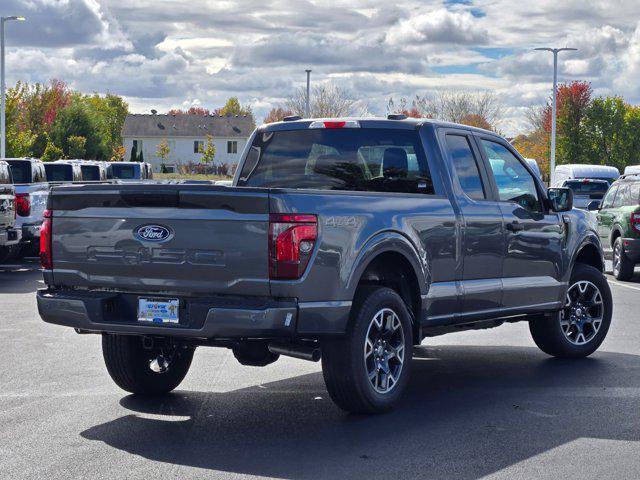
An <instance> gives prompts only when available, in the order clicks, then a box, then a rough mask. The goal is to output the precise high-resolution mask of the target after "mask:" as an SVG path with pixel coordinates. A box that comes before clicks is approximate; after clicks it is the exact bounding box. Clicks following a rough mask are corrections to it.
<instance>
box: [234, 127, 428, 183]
mask: <svg viewBox="0 0 640 480" xmlns="http://www.w3.org/2000/svg"><path fill="white" fill-rule="evenodd" d="M238 185H240V186H248V187H265V188H309V189H320V190H350V191H373V192H404V193H423V194H433V193H434V190H433V183H432V180H431V174H430V172H429V167H428V165H427V160H426V157H425V155H424V152H423V150H422V145H421V143H420V137H419V135H418V132H417V131H415V130H399V129H383V128H380V129H372V128H367V129H361V128H337V129H333V128H326V129H322V128H320V129H309V130H285V131H276V132H258V134H257V135H256V137H255V139H254V142H253V144H252V145H251V148H250V150H249V152H248V155H247V158H246V160H245V163H244V165H243V168H242V172H241V173H240V177H239V180H238Z"/></svg>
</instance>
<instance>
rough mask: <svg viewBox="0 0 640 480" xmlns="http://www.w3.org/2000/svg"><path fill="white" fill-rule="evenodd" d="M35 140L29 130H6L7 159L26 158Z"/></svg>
mask: <svg viewBox="0 0 640 480" xmlns="http://www.w3.org/2000/svg"><path fill="white" fill-rule="evenodd" d="M35 139H36V135H34V134H33V133H31V132H30V131H29V130H24V131H19V130H17V129H15V128H11V129H8V130H7V157H9V158H11V157H28V156H30V155H31V149H32V147H33V143H34V141H35Z"/></svg>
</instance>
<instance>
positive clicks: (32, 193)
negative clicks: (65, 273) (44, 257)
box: [6, 158, 49, 255]
mask: <svg viewBox="0 0 640 480" xmlns="http://www.w3.org/2000/svg"><path fill="white" fill-rule="evenodd" d="M6 162H7V163H8V164H9V166H10V168H11V175H12V176H13V183H14V185H15V187H16V214H17V216H16V228H18V229H20V230H21V232H22V240H21V243H20V248H19V249H18V250H17V251H16V252H15V254H16V255H20V254H27V255H29V254H31V253H33V254H34V255H38V251H39V249H40V246H39V245H40V227H41V226H42V220H43V218H44V211H45V208H46V206H47V198H48V197H49V184H48V183H47V174H46V172H45V169H44V163H43V162H42V161H40V160H38V159H36V158H7V159H6Z"/></svg>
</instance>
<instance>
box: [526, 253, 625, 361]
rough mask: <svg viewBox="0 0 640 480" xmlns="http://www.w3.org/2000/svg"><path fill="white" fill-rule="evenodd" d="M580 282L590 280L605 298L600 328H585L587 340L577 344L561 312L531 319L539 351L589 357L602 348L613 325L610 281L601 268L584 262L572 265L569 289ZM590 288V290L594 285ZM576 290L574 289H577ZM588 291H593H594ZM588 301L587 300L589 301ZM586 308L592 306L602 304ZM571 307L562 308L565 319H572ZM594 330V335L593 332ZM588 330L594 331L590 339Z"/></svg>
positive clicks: (560, 356) (533, 334) (531, 326)
mask: <svg viewBox="0 0 640 480" xmlns="http://www.w3.org/2000/svg"><path fill="white" fill-rule="evenodd" d="M579 282H589V283H591V284H593V285H594V286H595V287H597V289H598V290H599V292H600V295H601V300H602V307H601V309H602V310H601V312H602V315H601V316H602V321H601V323H600V326H599V329H598V330H597V331H595V330H593V329H592V330H589V331H587V330H586V327H585V331H586V332H587V333H585V334H583V340H585V343H582V344H576V343H574V342H572V341H571V340H570V339H569V338H568V336H569V334H565V331H564V329H563V327H562V325H561V318H563V317H562V315H563V313H562V311H561V312H558V313H557V314H554V315H553V316H552V317H551V318H549V317H543V318H540V319H536V320H532V321H530V322H529V330H530V331H531V336H532V337H533V341H534V342H535V343H536V345H537V346H538V347H539V348H540V350H542V351H543V352H545V353H547V354H549V355H552V356H554V357H559V358H582V357H587V356H589V355H591V354H592V353H593V352H595V351H596V350H597V349H598V347H600V345H601V344H602V342H603V341H604V339H605V337H606V336H607V332H608V331H609V326H610V325H611V316H612V314H613V302H612V299H611V290H610V289H609V284H608V283H607V280H606V278H605V277H604V275H603V274H602V273H601V272H600V271H599V270H598V269H596V268H593V267H591V266H589V265H585V264H582V263H576V265H575V266H574V267H573V272H572V273H571V280H570V281H569V291H571V289H572V288H579V286H578V284H579ZM589 288H590V289H591V287H589ZM573 291H574V292H575V290H573ZM589 291H590V292H591V291H592V290H589ZM589 295H591V293H589ZM585 303H587V301H586V300H585ZM587 308H589V309H590V308H600V307H587ZM571 309H572V307H566V308H564V309H563V311H564V315H565V317H566V318H571V317H570V313H569V312H570V311H571ZM587 313H588V314H590V315H591V314H593V316H596V313H595V312H592V311H587ZM597 316H598V317H599V316H600V310H598V314H597ZM570 328H573V330H571V329H570V330H568V331H569V332H577V331H578V330H577V329H576V328H577V327H570ZM581 328H582V327H581ZM590 328H592V327H590ZM580 331H582V330H580ZM594 331H595V334H593V332H594ZM589 333H591V334H592V336H591V338H590V339H588V341H587V336H588V335H589ZM574 334H575V333H571V335H574Z"/></svg>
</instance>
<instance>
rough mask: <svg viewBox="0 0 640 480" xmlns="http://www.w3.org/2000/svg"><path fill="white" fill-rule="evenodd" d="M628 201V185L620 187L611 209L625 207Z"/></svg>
mask: <svg viewBox="0 0 640 480" xmlns="http://www.w3.org/2000/svg"><path fill="white" fill-rule="evenodd" d="M628 200H629V185H624V184H623V185H620V187H619V188H618V194H617V195H616V198H615V200H614V201H613V208H618V207H622V206H623V205H627V204H628Z"/></svg>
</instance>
